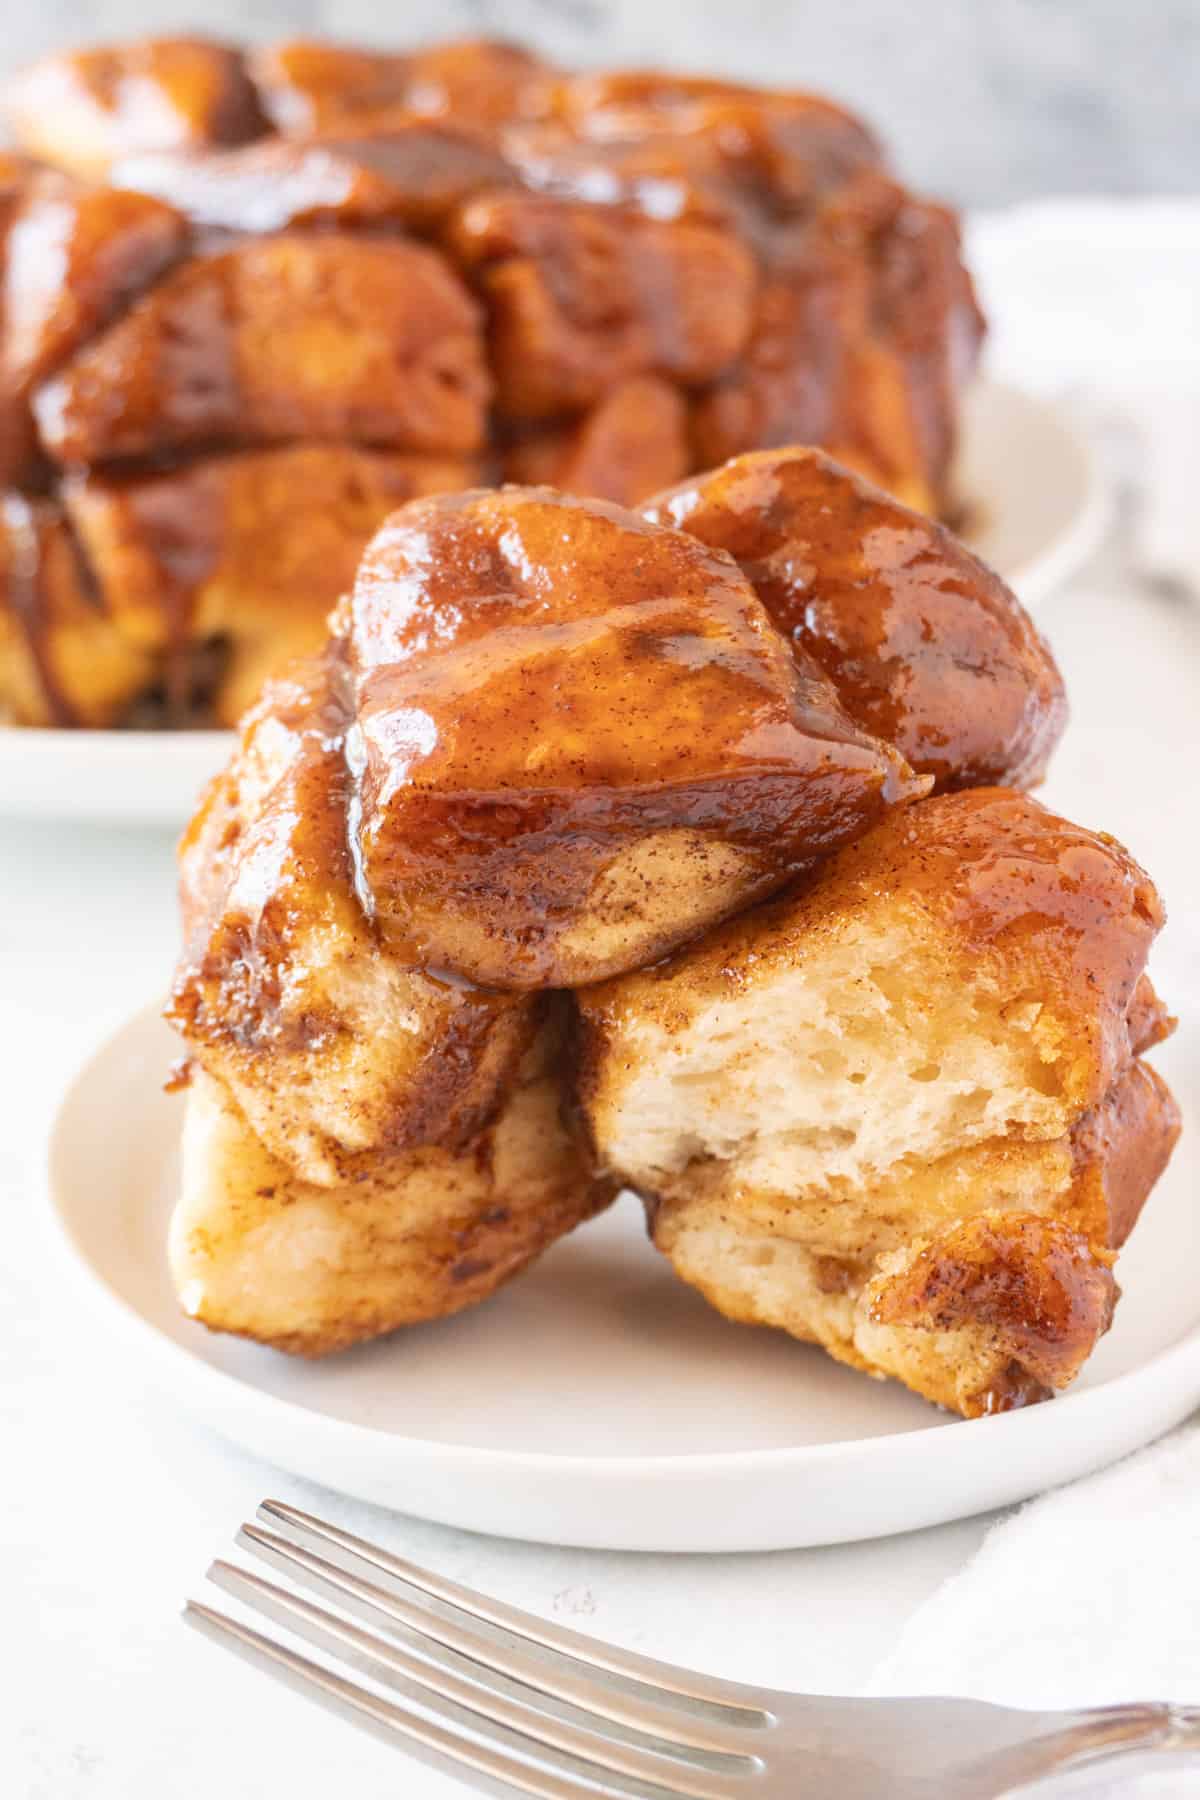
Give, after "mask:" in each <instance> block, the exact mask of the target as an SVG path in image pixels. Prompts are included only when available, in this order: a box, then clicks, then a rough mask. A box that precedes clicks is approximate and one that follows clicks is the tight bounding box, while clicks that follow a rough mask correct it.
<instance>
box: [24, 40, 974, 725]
mask: <svg viewBox="0 0 1200 1800" xmlns="http://www.w3.org/2000/svg"><path fill="white" fill-rule="evenodd" d="M8 110H9V114H10V118H11V122H12V125H13V129H14V131H15V133H16V135H17V137H18V139H19V141H20V143H21V144H22V145H23V146H24V149H25V151H26V152H28V154H21V153H15V154H13V155H10V156H7V157H6V158H5V159H4V162H3V164H0V238H4V239H6V245H5V251H4V270H5V272H4V278H3V286H4V291H3V296H2V301H3V304H2V306H0V484H3V485H7V486H9V487H10V488H11V489H13V490H14V491H17V492H20V493H21V494H23V495H24V496H25V497H26V498H30V499H36V500H37V501H38V502H39V503H44V504H45V505H47V506H49V507H51V508H53V507H55V506H60V505H61V504H62V503H63V500H64V498H65V494H66V490H67V489H68V488H69V486H70V485H71V484H72V483H75V482H78V481H82V480H100V481H107V480H110V479H114V478H119V479H120V480H121V481H123V482H125V483H130V484H132V483H135V482H138V481H146V482H150V481H154V482H158V483H161V482H162V481H163V479H164V478H165V477H170V476H172V475H177V474H178V475H179V476H180V478H181V481H182V482H186V479H187V477H188V476H189V474H190V473H191V472H192V471H194V470H195V469H196V468H197V467H198V466H199V465H201V464H204V465H217V464H219V463H221V461H222V460H223V459H226V458H228V457H229V456H230V455H235V454H239V453H246V452H248V451H250V450H262V451H266V450H268V449H272V450H273V449H278V450H280V451H282V452H288V451H292V450H295V449H297V448H301V447H310V448H312V447H317V446H321V447H323V448H325V449H326V450H328V451H330V452H332V451H333V450H334V449H335V448H337V449H342V450H344V451H346V452H347V453H348V455H347V457H346V458H345V460H344V463H343V469H344V476H343V479H344V480H345V481H352V480H353V473H352V463H353V457H354V456H356V455H357V456H361V455H363V454H372V455H384V454H387V455H396V454H400V455H406V456H425V457H430V458H436V459H439V460H440V462H441V464H442V468H441V476H442V478H444V480H445V481H446V484H447V486H448V487H452V488H461V487H470V486H474V485H478V484H479V483H480V482H481V481H495V480H498V479H514V480H517V481H521V482H547V483H550V484H552V485H554V486H556V487H560V488H565V489H567V490H569V491H571V492H575V493H579V494H582V495H593V496H596V497H600V498H605V499H610V500H614V501H617V502H619V503H621V504H625V505H629V504H634V503H636V502H638V501H641V500H643V499H644V498H645V497H646V495H647V494H648V493H651V492H654V491H656V490H658V489H661V488H664V487H666V486H669V485H671V484H673V483H675V482H678V481H680V480H681V479H682V478H684V477H685V476H687V474H688V473H689V471H691V470H696V469H700V468H704V467H707V466H710V465H712V464H715V463H717V462H720V461H722V460H723V459H725V458H727V457H729V456H732V455H735V454H738V453H740V452H742V451H745V450H749V449H753V448H758V447H762V446H769V445H779V444H791V443H817V444H822V445H824V446H825V447H826V448H828V449H830V450H831V451H833V452H834V453H835V454H836V455H838V456H839V457H840V458H842V459H843V460H845V461H846V462H848V463H849V464H850V465H851V466H853V467H855V468H858V469H861V470H862V471H864V472H865V473H867V474H868V475H870V476H871V477H872V478H874V479H876V480H877V481H878V482H879V483H880V484H881V485H882V486H883V487H885V488H886V489H887V490H888V491H889V492H892V493H895V494H897V495H899V496H901V497H902V498H903V499H905V500H906V501H909V502H912V503H913V504H915V505H918V506H920V507H922V508H924V509H926V510H929V511H936V510H938V509H946V508H947V507H949V506H950V505H951V504H952V501H953V496H952V494H951V492H950V485H949V484H950V467H951V455H952V451H953V447H954V435H955V424H956V419H957V413H958V396H959V391H960V388H961V384H962V382H963V380H964V379H965V378H966V376H967V375H968V373H969V371H970V368H971V365H972V362H973V359H974V353H975V348H976V346H977V344H978V341H979V338H980V335H981V330H982V323H981V320H980V316H979V313H978V309H977V308H976V305H975V301H974V297H973V294H972V289H971V283H970V280H969V277H968V275H967V273H966V271H965V269H964V268H963V265H962V260H961V256H960V252H959V239H958V230H957V224H956V222H955V220H954V218H953V216H952V215H951V214H950V213H948V212H947V211H946V210H945V209H944V208H942V207H939V206H937V205H935V204H933V203H931V202H928V201H926V200H923V199H919V198H917V197H915V196H914V195H912V194H910V193H908V192H907V191H906V190H905V188H904V187H903V186H902V185H901V184H900V183H899V182H898V181H897V180H896V179H895V177H894V175H893V174H892V173H891V172H890V170H889V168H888V166H887V164H886V162H885V160H884V157H883V153H882V151H881V149H880V147H879V145H878V144H877V142H876V141H875V139H874V138H873V136H872V135H871V133H870V132H869V131H868V130H867V129H866V128H865V127H864V126H863V125H862V124H861V123H860V122H859V121H857V120H855V119H853V118H852V117H850V116H849V115H848V114H846V113H845V112H843V111H841V110H840V109H839V108H837V107H835V106H833V105H831V104H830V103H828V102H826V101H824V100H821V99H819V98H816V97H814V96H811V95H807V94H801V93H783V92H779V91H769V90H758V89H753V88H750V87H746V86H740V85H738V84H734V83H729V82H722V81H716V80H709V79H695V78H689V77H684V76H674V75H667V74H663V73H658V72H655V71H644V70H634V71H619V72H616V73H613V74H608V75H586V76H577V75H571V74H569V73H565V72H563V71H560V70H557V69H553V68H550V67H548V66H547V65H546V64H545V63H544V62H542V61H540V60H539V59H538V58H536V57H534V56H532V55H530V54H529V53H527V52H525V51H523V50H520V49H517V48H514V47H513V46H510V45H503V44H496V43H492V42H487V41H480V40H472V41H464V42H460V43H448V44H441V45H433V46H430V47H428V48H425V49H420V50H415V51H412V52H404V53H397V54H381V53H376V52H371V51H364V50H360V49H358V48H355V47H353V46H339V45H331V44H323V43H318V42H315V41H310V40H303V39H294V40H291V41H290V42H288V43H285V44H281V45H276V46H274V47H269V48H267V49H264V50H259V51H256V52H254V53H253V54H246V53H243V52H242V51H240V50H239V49H237V47H236V46H230V45H222V44H216V43H211V42H206V41H205V40H201V39H195V38H187V39H156V40H145V41H139V42H137V43H130V44H125V45H120V44H118V45H108V46H104V47H101V48H99V49H85V50H81V51H79V52H76V53H73V54H67V55H64V56H60V57H55V58H51V59H48V61H46V62H44V63H42V64H39V65H37V66H36V67H35V68H34V69H33V70H31V71H29V72H28V73H27V74H26V75H25V76H23V77H18V78H17V79H16V80H15V81H14V82H13V84H12V85H11V88H10V90H9V95H8ZM39 165H40V166H39ZM46 165H52V167H51V168H50V169H47V167H46ZM55 171H57V172H55ZM50 268H53V269H54V270H55V271H56V273H55V276H54V279H53V280H52V281H48V280H47V273H46V272H47V270H48V269H50ZM455 459H457V460H458V462H459V463H460V465H461V466H460V467H458V468H453V467H451V466H449V464H450V462H451V461H453V460H455ZM468 465H470V466H468ZM222 480H223V478H222V477H221V476H220V475H217V476H216V477H214V485H215V486H216V487H217V488H219V487H221V485H222ZM428 485H429V484H428V483H427V482H426V481H421V482H419V483H418V491H423V490H424V489H426V488H427V487H428ZM164 491H165V490H164V489H163V488H162V487H161V485H160V486H159V487H158V488H156V490H155V495H156V498H155V500H154V502H153V504H154V505H157V503H158V501H157V496H159V495H161V494H162V493H163V492H164ZM175 510H176V514H178V509H175ZM150 511H151V507H150V506H147V507H140V506H135V507H134V508H133V512H134V513H136V514H137V516H138V517H140V518H141V519H143V520H145V519H147V518H148V517H149V514H150ZM206 517H208V518H209V519H210V520H211V533H210V541H208V542H207V543H202V542H200V541H199V539H200V532H199V529H198V527H197V526H195V525H193V526H191V527H190V528H189V529H188V531H187V534H186V535H187V544H186V546H185V547H183V548H181V547H180V545H179V544H178V543H177V541H176V538H175V535H174V533H173V531H172V530H170V529H167V528H166V527H163V528H158V527H155V528H154V529H149V528H146V529H144V530H143V533H142V538H141V542H140V545H139V547H138V555H139V563H140V569H141V602H140V604H141V605H143V606H144V603H145V597H146V592H147V589H148V584H149V582H150V580H151V578H153V580H154V582H155V583H156V584H157V588H158V601H157V604H158V607H159V611H160V614H161V618H162V621H163V629H161V630H160V631H159V633H158V634H157V636H158V640H159V642H158V646H157V647H156V648H152V647H151V646H150V645H149V644H148V642H147V641H145V639H143V640H142V641H140V642H139V644H138V645H137V646H136V649H137V651H138V660H139V661H140V664H141V668H142V672H143V678H142V680H141V681H140V683H139V682H137V681H134V680H133V678H132V668H133V661H132V659H131V660H130V663H129V667H130V671H131V676H130V680H129V681H128V682H125V683H103V684H96V685H95V686H90V685H89V683H88V680H87V677H86V666H87V661H86V658H81V659H76V660H78V662H79V667H80V670H81V673H80V676H79V679H78V680H77V681H66V680H64V679H63V669H64V667H65V665H66V663H67V662H68V661H69V660H70V659H69V658H68V657H66V656H64V654H63V651H62V647H61V644H60V643H59V642H58V641H57V640H54V639H51V640H50V641H48V642H46V643H45V644H43V643H42V641H41V638H42V637H45V636H46V634H45V633H41V636H39V632H40V629H41V620H42V614H43V612H44V611H45V610H46V608H44V607H43V605H42V603H41V601H40V600H37V599H35V602H34V605H33V608H32V612H30V611H29V609H28V608H26V609H25V610H21V609H20V608H19V607H18V600H19V599H20V598H21V596H18V595H17V594H16V593H15V591H14V590H4V591H0V617H3V619H4V624H3V626H0V645H2V644H4V643H6V642H7V643H11V644H12V645H13V646H14V648H13V650H12V653H11V655H10V654H8V652H7V651H5V650H3V649H0V709H4V710H5V711H6V712H7V714H8V715H9V716H11V717H14V718H15V719H16V720H17V721H18V722H21V723H29V724H49V723H55V724H60V725H69V724H72V723H83V722H85V721H86V722H88V723H93V724H95V723H101V724H103V723H113V724H119V723H130V722H137V723H144V722H149V721H153V720H156V719H161V720H162V721H164V722H167V723H198V722H199V723H214V722H221V723H225V722H228V721H229V719H230V718H231V717H234V716H236V712H237V710H238V708H239V707H240V706H241V705H242V704H244V701H245V694H246V685H247V684H246V670H247V667H248V666H249V662H250V661H252V662H253V666H254V668H255V670H256V672H257V674H258V675H259V676H261V674H262V673H263V672H265V671H266V670H269V668H270V666H271V663H270V657H269V644H268V641H267V639H266V638H264V637H263V635H262V634H261V632H260V630H259V628H258V624H257V618H258V617H261V608H256V605H255V595H254V592H253V589H252V588H251V587H250V586H248V585H246V584H242V585H238V584H235V583H232V582H229V581H225V582H223V584H222V587H221V596H220V605H219V606H218V604H217V601H216V596H215V594H214V590H213V587H212V583H211V581H210V580H209V571H210V569H211V567H212V566H213V565H214V564H217V563H220V564H222V565H223V566H224V567H225V568H226V569H229V568H232V567H234V566H240V567H247V566H249V563H250V562H251V561H252V560H253V544H252V543H249V542H246V543H243V542H238V543H236V544H234V543H231V542H230V541H229V537H228V525H227V523H222V522H221V519H220V517H219V515H217V514H216V513H213V514H209V515H206ZM342 519H343V524H344V530H343V534H342V543H341V545H340V546H339V548H338V549H337V551H336V552H335V553H334V554H332V555H331V556H330V557H329V558H328V565H327V566H328V569H329V574H328V576H327V577H326V578H325V579H322V578H321V575H320V570H321V568H322V566H323V559H322V557H321V556H320V555H318V554H315V553H314V554H311V555H307V556H306V557H305V558H304V559H303V560H304V562H305V566H306V567H307V568H308V569H309V570H310V571H311V572H312V573H311V574H310V577H309V579H308V580H307V581H306V583H305V587H304V590H303V592H301V591H300V589H299V588H298V589H297V592H296V596H295V603H294V607H293V610H292V616H291V629H290V630H289V631H288V632H287V633H286V634H281V637H280V640H279V652H280V654H281V655H282V654H284V653H286V651H287V650H289V649H291V648H292V647H293V646H294V644H295V642H296V639H297V638H302V639H303V647H304V648H311V649H314V650H315V649H316V648H317V646H318V645H319V643H320V641H321V638H322V636H323V632H324V621H325V618H326V615H327V613H328V611H329V609H330V607H331V606H332V604H333V603H334V602H335V601H336V600H337V598H338V597H339V592H340V591H341V589H340V588H339V585H338V582H339V579H340V576H339V571H340V570H341V569H342V568H343V567H344V565H345V562H346V559H347V558H348V557H350V558H353V557H354V556H356V555H357V554H358V553H359V552H360V551H361V549H362V547H363V545H364V543H365V541H366V537H367V535H369V532H370V530H371V529H372V527H373V526H374V525H375V524H376V523H378V517H377V516H376V517H372V518H370V519H369V520H367V521H366V523H365V525H364V526H363V527H361V528H359V529H357V530H356V529H355V528H352V527H351V526H350V525H349V524H348V523H347V522H346V519H347V515H345V514H343V515H342ZM69 528H70V527H69V525H68V529H69ZM238 529H239V532H240V533H241V534H242V535H243V536H244V537H246V538H249V539H252V538H253V535H254V527H253V522H252V520H251V519H250V518H249V516H248V515H245V516H244V517H243V519H242V521H241V523H240V524H239V527H238ZM293 529H294V532H295V533H296V534H297V536H303V535H305V534H309V533H311V532H312V531H313V529H314V527H313V522H312V515H311V512H309V511H308V510H307V509H306V508H305V506H304V504H303V499H302V496H300V495H298V496H297V504H296V508H295V513H294V523H293ZM82 566H83V573H84V579H85V580H86V583H87V585H88V587H89V589H90V591H91V592H92V593H93V595H94V598H95V603H96V611H97V612H98V613H99V614H101V615H102V616H103V617H104V619H105V620H106V621H107V622H108V623H107V628H108V630H109V632H110V633H115V636H116V639H117V640H118V643H119V641H120V640H121V638H122V636H123V631H124V624H123V621H124V620H126V619H127V618H128V617H129V614H130V610H131V609H130V607H129V606H128V605H127V604H126V596H125V593H124V589H123V586H122V575H121V570H120V568H119V567H116V566H114V565H112V564H109V563H106V562H105V561H104V560H103V559H102V558H100V557H98V556H96V555H95V553H94V550H93V549H92V548H91V547H87V546H85V547H83V549H82ZM34 573H35V574H36V571H35V572H34ZM37 589H38V582H37V580H36V579H35V580H32V581H31V582H29V583H26V585H25V590H23V592H34V593H35V594H36V592H37ZM248 617H249V618H250V619H251V623H250V625H249V635H251V636H253V637H254V639H255V654H254V657H253V658H252V659H248V658H247V657H246V656H245V655H243V654H241V645H242V640H243V638H244V637H245V636H246V635H247V624H246V621H247V618H248ZM168 640H169V642H168ZM42 666H44V667H45V668H46V669H47V670H48V671H49V675H48V677H47V679H46V680H44V681H43V680H41V679H40V678H39V677H38V676H37V673H36V672H37V670H38V669H39V668H40V667H42ZM72 666H73V665H72ZM30 670H33V671H34V674H33V675H32V676H31V675H30ZM51 677H53V679H52V678H51Z"/></svg>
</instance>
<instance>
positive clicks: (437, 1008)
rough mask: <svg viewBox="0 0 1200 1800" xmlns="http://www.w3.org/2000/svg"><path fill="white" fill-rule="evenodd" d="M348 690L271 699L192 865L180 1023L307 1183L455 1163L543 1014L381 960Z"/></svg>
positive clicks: (210, 804)
mask: <svg viewBox="0 0 1200 1800" xmlns="http://www.w3.org/2000/svg"><path fill="white" fill-rule="evenodd" d="M340 685H341V675H340V671H339V669H338V667H337V664H336V661H335V660H334V659H332V658H331V657H329V656H325V657H322V658H318V659H316V660H314V661H312V662H309V663H300V664H297V665H296V667H295V670H294V671H293V672H292V673H291V674H289V675H287V676H281V677H280V678H278V679H277V680H276V681H274V682H273V683H271V684H270V685H269V687H268V688H267V691H266V692H265V693H264V695H263V697H262V700H261V701H260V703H259V705H258V706H257V707H256V708H255V709H254V710H253V711H252V712H251V714H250V716H249V718H248V719H247V720H246V722H245V725H244V727H243V731H242V736H241V740H240V744H239V748H238V751H237V753H236V755H235V756H234V758H233V760H232V762H231V763H230V765H229V767H228V768H227V769H226V770H225V771H224V773H223V774H222V775H220V776H218V778H217V779H216V781H214V782H213V783H212V785H211V786H210V787H209V789H208V792H207V793H206V795H205V797H204V799H203V801H202V803H201V806H200V809H199V811H198V812H197V814H196V816H195V818H194V819H193V820H192V823H191V825H190V826H189V828H188V831H187V833H186V835H185V837H184V839H183V843H182V845H181V849H180V872H181V887H180V892H181V902H182V910H183V921H184V938H185V949H184V953H183V957H182V960H181V962H180V966H179V969H178V972H177V975H176V981H175V987H174V993H173V998H172V1005H171V1012H170V1017H171V1018H172V1020H173V1022H174V1023H175V1024H176V1026H177V1027H178V1029H179V1030H180V1031H181V1032H182V1033H183V1035H184V1037H185V1038H186V1040H187V1042H188V1045H189V1048H190V1049H191V1051H192V1053H193V1055H194V1056H195V1057H196V1059H197V1060H198V1061H199V1063H200V1064H201V1065H202V1066H203V1067H204V1068H205V1069H206V1070H207V1071H208V1072H209V1073H210V1074H211V1075H213V1076H214V1077H215V1078H216V1079H218V1080H219V1081H220V1082H222V1083H223V1084H224V1086H225V1087H226V1088H227V1089H228V1090H229V1092H230V1094H231V1095H232V1097H233V1100H234V1101H235V1103H236V1105H237V1106H238V1108H239V1110H240V1111H241V1113H242V1114H243V1115H244V1117H245V1118H246V1120H247V1122H248V1124H249V1126H250V1128H251V1129H252V1130H253V1132H254V1133H255V1135H256V1136H257V1137H258V1138H259V1139H261V1141H262V1143H263V1144H264V1146H265V1147H266V1148H267V1149H268V1150H269V1151H270V1152H271V1153H272V1154H273V1155H275V1156H277V1157H278V1158H279V1159H280V1160H281V1161H283V1162H284V1163H286V1164H287V1166H288V1167H289V1168H290V1169H292V1170H293V1171H294V1173H295V1174H296V1175H297V1177H298V1178H299V1179H301V1180H303V1181H305V1182H307V1183H312V1184H316V1185H319V1186H325V1187H333V1186H337V1185H338V1184H340V1183H341V1182H344V1181H352V1180H354V1179H356V1178H357V1177H358V1176H360V1175H363V1174H367V1173H369V1172H370V1171H371V1169H372V1168H373V1167H374V1166H375V1164H376V1162H377V1161H378V1158H379V1156H380V1154H383V1153H390V1152H394V1151H398V1150H402V1149H409V1148H411V1147H414V1146H418V1145H430V1144H432V1145H437V1146H439V1147H442V1148H448V1149H454V1150H456V1149H458V1148H460V1147H461V1146H462V1145H463V1144H464V1143H465V1142H466V1141H467V1139H468V1138H470V1137H471V1136H472V1135H473V1134H474V1133H476V1132H477V1131H478V1130H479V1129H480V1128H481V1127H482V1125H483V1124H484V1123H485V1122H486V1121H487V1119H488V1117H489V1115H490V1114H491V1113H492V1112H493V1111H494V1109H495V1107H496V1106H497V1104H498V1103H499V1100H500V1097H501V1094H502V1092H503V1090H504V1087H505V1085H506V1083H507V1082H508V1080H509V1078H510V1077H511V1076H512V1075H513V1073H514V1071H515V1069H516V1066H517V1064H518V1062H519V1061H520V1058H521V1057H522V1055H523V1054H524V1052H525V1051H526V1049H527V1048H528V1046H529V1044H530V1042H531V1040H532V1038H533V1036H534V1033H535V1030H536V1029H537V1025H538V1020H539V1017H540V1009H541V1002H540V1001H539V1000H538V999H536V998H529V999H526V998H524V997H521V996H514V995H510V994H501V995H496V994H490V993H483V992H481V991H479V990H475V989H472V988H470V987H469V986H467V985H464V984H462V983H452V982H448V981H445V980H442V979H439V978H438V977H436V976H434V975H431V974H427V973H426V972H425V971H423V970H422V969H420V968H416V967H413V966H410V965H406V964H405V963H404V962H403V961H401V960H399V959H397V958H394V957H392V956H385V955H383V954H381V953H380V949H379V946H378V943H377V941H376V935H375V932H374V929H373V927H372V924H371V921H370V920H369V919H368V918H367V917H366V915H365V914H364V912H363V909H362V906H361V904H360V902H359V899H358V897H357V895H356V892H355V885H354V874H353V870H352V866H351V860H350V850H349V847H348V845H347V841H346V808H347V802H348V790H349V779H348V776H347V771H346V766H345V759H344V753H343V751H344V733H345V728H346V719H347V715H346V713H345V711H344V708H343V706H342V704H341V699H340V694H339V688H340Z"/></svg>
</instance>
